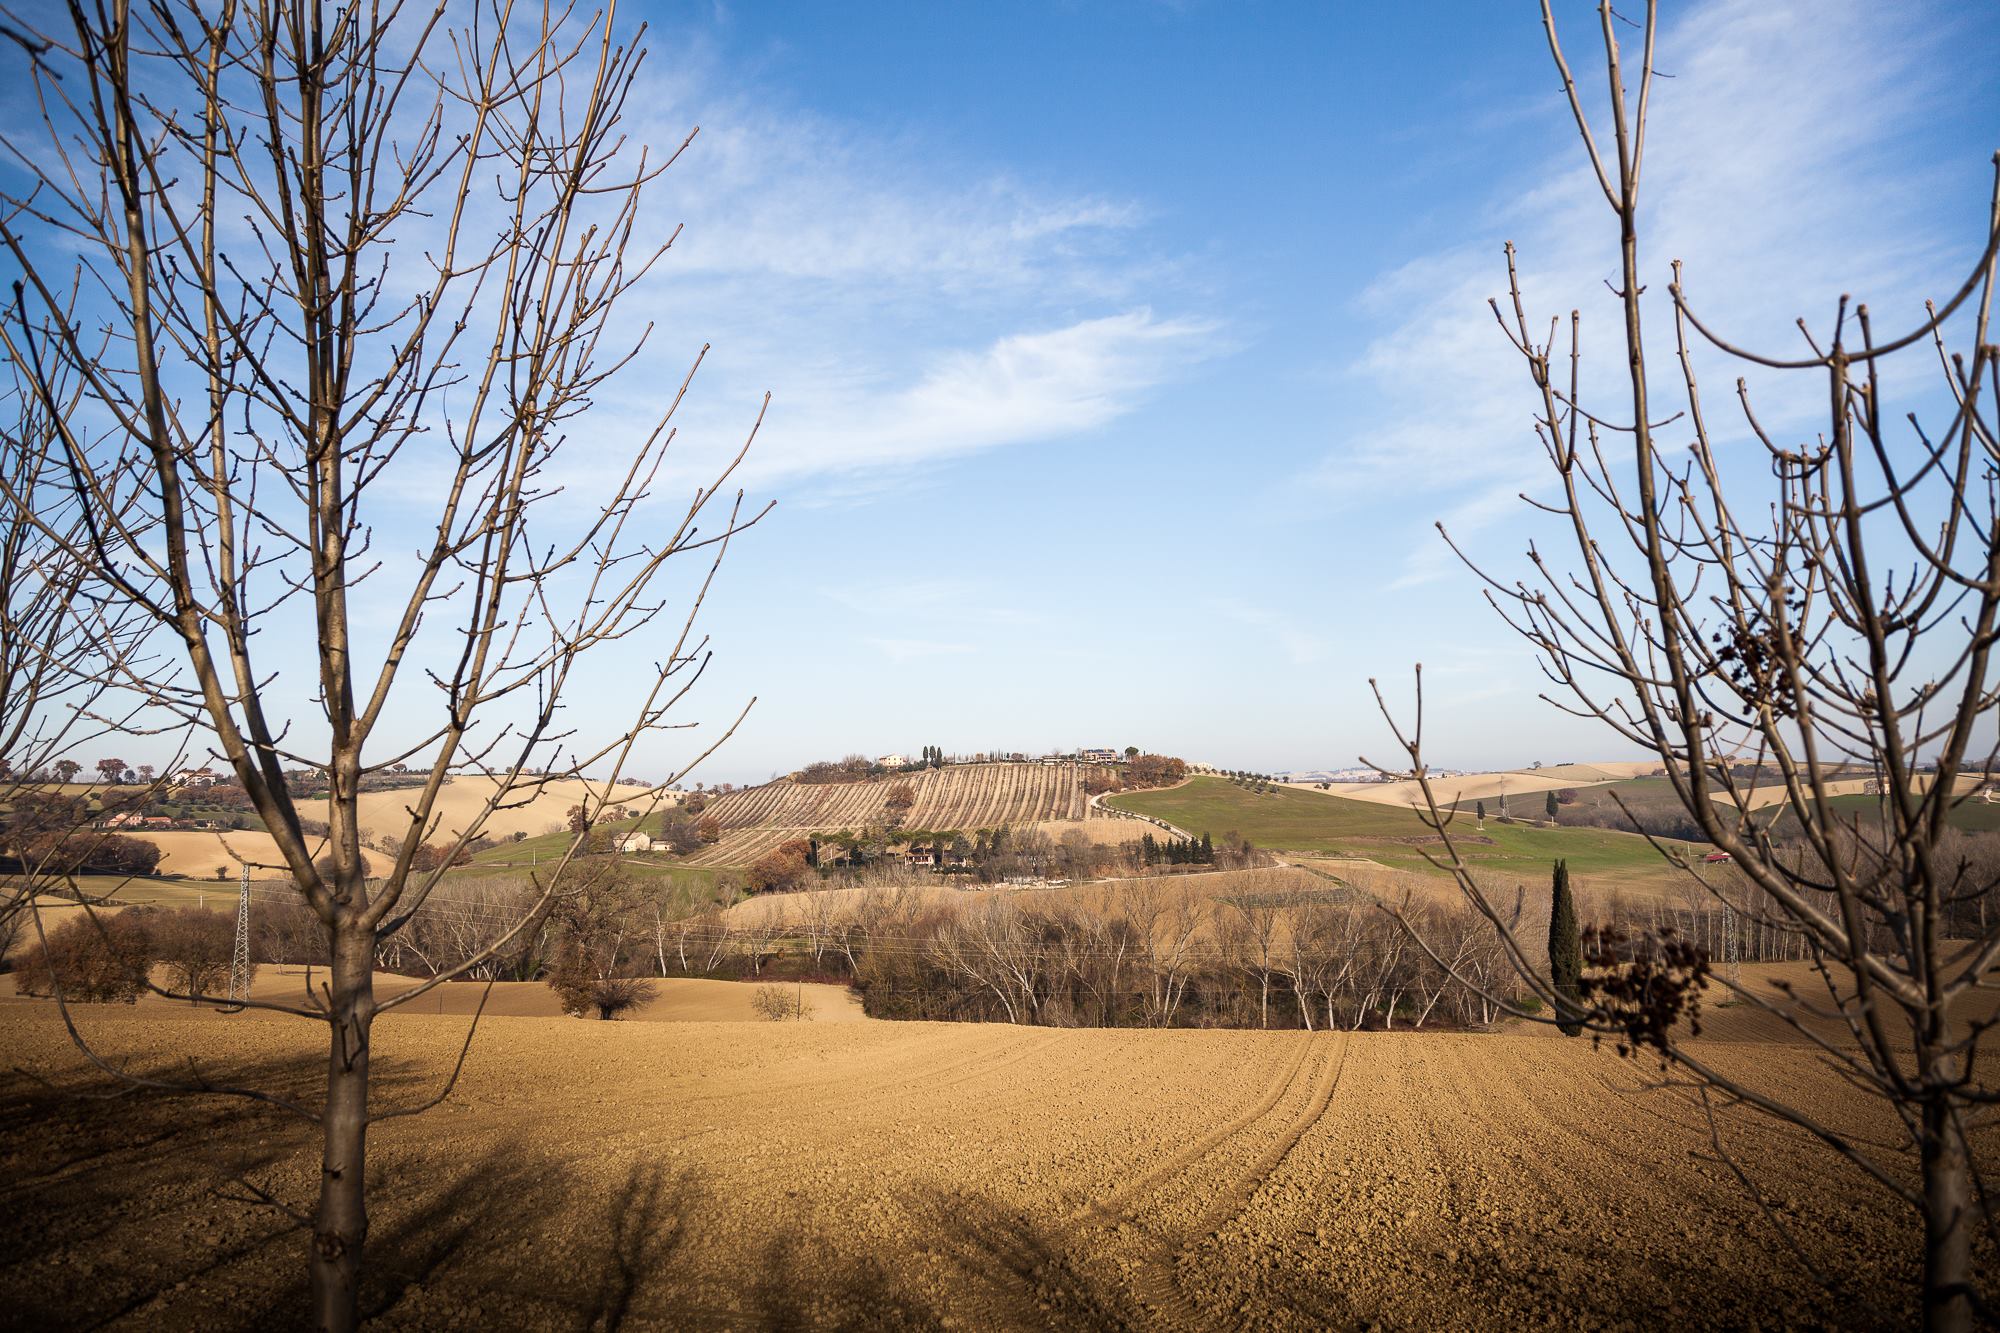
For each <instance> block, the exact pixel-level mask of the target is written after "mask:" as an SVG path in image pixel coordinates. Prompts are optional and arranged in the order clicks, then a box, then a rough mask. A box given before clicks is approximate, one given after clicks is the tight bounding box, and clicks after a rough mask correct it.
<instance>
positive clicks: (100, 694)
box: [0, 310, 162, 948]
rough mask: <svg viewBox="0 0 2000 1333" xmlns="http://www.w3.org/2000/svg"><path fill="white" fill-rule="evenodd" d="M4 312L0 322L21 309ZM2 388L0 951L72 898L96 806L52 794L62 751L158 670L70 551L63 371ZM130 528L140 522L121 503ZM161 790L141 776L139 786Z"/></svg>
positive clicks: (124, 612)
mask: <svg viewBox="0 0 2000 1333" xmlns="http://www.w3.org/2000/svg"><path fill="white" fill-rule="evenodd" d="M17 313H18V311H17V310H9V311H8V312H6V313H4V314H0V323H4V322H7V321H10V320H12V319H14V318H16V317H17ZM8 374H9V383H8V385H7V388H6V389H5V391H4V393H0V861H4V862H5V863H8V864H10V865H11V867H12V870H11V873H7V874H6V876H5V878H4V880H0V884H3V885H4V887H0V948H4V946H5V945H7V944H10V943H12V941H13V940H14V939H15V938H16V937H17V936H18V935H19V934H20V932H21V928H22V926H23V924H24V917H23V913H24V911H25V910H26V909H27V908H28V907H29V906H30V905H31V904H32V903H33V902H34V900H35V899H36V898H37V897H38V896H40V895H42V894H44V893H48V892H51V891H57V890H61V891H65V892H69V893H71V894H74V889H75V881H74V879H73V878H72V875H71V873H70V871H71V867H70V866H69V865H68V864H66V862H67V861H68V860H71V859H73V854H74V853H75V852H76V851H77V850H78V846H77V844H78V840H79V839H81V838H83V837H84V831H85V830H86V829H87V828H88V827H89V826H90V824H91V822H92V820H93V818H94V817H95V815H96V814H97V811H96V810H95V809H94V808H93V802H92V801H91V799H90V798H89V797H87V796H78V795H76V794H73V793H65V792H63V791H61V790H60V788H61V786H62V784H64V783H67V782H68V781H69V780H70V779H71V778H73V777H74V776H75V775H76V774H77V772H78V771H79V770H80V769H81V767H82V766H81V765H80V764H78V763H77V761H76V760H74V759H72V758H69V752H70V751H72V750H75V749H77V748H79V747H81V746H84V745H87V744H90V743H92V742H93V741H95V740H97V739H99V738H101V737H103V736H105V735H107V734H114V733H118V732H121V731H123V730H124V729H126V728H128V727H131V726H133V725H134V718H135V716H136V713H137V709H136V707H135V705H134V703H133V701H132V700H131V699H130V698H129V697H126V696H123V695H121V694H120V693H119V692H118V691H117V690H116V689H115V688H114V682H115V681H116V680H117V679H118V677H119V676H120V675H121V673H122V674H124V675H126V676H128V677H129V676H130V675H131V674H132V673H137V672H142V671H158V670H161V669H162V667H161V666H160V664H159V663H157V662H147V661H141V660H139V653H140V651H141V649H142V648H143V646H144V640H145V635H146V631H147V630H148V629H149V628H150V626H148V625H147V623H146V622H145V619H144V617H143V616H142V615H141V614H140V613H139V611H138V609H137V608H135V607H132V606H129V605H127V604H124V603H122V602H121V601H119V600H117V599H106V598H104V597H103V596H102V590H101V589H100V588H99V587H98V586H97V584H96V582H95V580H93V579H92V577H91V565H90V563H89V561H87V560H84V559H80V558H78V549H79V546H80V544H81V542H82V541H83V539H84V538H85V537H86V535H87V533H88V531H89V515H88V514H87V513H86V511H85V510H84V509H83V507H82V506H81V505H79V504H78V503H77V502H76V498H75V494H74V491H73V489H72V488H71V486H70V484H69V477H68V473H67V469H66V467H65V465H64V457H63V452H62V445H61V434H60V431H59V430H58V429H57V427H56V424H55V418H54V417H53V416H52V415H51V409H50V407H49V405H48V402H47V399H48V398H49V397H51V396H52V397H53V398H54V400H55V402H56V403H57V404H59V408H58V409H57V410H62V411H67V410H71V409H72V408H73V407H74V404H75V400H76V394H75V392H74V390H73V388H71V386H70V382H69V381H68V380H66V379H57V380H55V381H54V382H52V383H51V384H50V386H49V390H48V391H47V392H42V391H38V390H37V388H36V386H35V385H34V384H32V383H30V382H28V381H27V379H26V377H25V368H24V367H23V366H22V365H20V364H19V363H18V362H14V361H11V360H10V361H9V364H8ZM127 518H128V520H129V521H131V522H132V523H133V524H134V525H135V526H141V525H142V524H143V520H141V519H140V518H139V517H138V516H137V515H134V514H132V513H130V512H129V510H128V513H127ZM153 790H157V785H156V784H153V783H152V782H151V779H150V773H149V793H148V794H150V791H153ZM66 853H67V854H69V855H66Z"/></svg>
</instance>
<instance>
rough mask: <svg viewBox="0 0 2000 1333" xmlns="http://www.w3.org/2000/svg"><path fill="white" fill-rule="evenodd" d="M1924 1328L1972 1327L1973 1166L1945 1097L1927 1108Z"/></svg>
mask: <svg viewBox="0 0 2000 1333" xmlns="http://www.w3.org/2000/svg"><path fill="white" fill-rule="evenodd" d="M1923 1173H1924V1328H1925V1329H1926V1330H1928V1331H1929V1333H1966V1331H1968V1330H1970V1329H1971V1328H1972V1297H1971V1279H1972V1220H1973V1219H1972V1210H1973V1201H1972V1164H1971V1161H1970V1160H1969V1157H1968V1155H1967V1152H1966V1143H1965V1136H1964V1134H1963V1133H1962V1132H1961V1131H1960V1129H1959V1126H1958V1124H1957V1123H1956V1122H1955V1121H1954V1120H1953V1119H1952V1118H1951V1115H1950V1112H1949V1110H1948V1108H1947V1107H1946V1105H1945V1103H1944V1101H1943V1099H1942V1098H1936V1099H1934V1100H1932V1101H1930V1102H1929V1103H1927V1104H1926V1105H1925V1107H1924V1146H1923Z"/></svg>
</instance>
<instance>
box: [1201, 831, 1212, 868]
mask: <svg viewBox="0 0 2000 1333" xmlns="http://www.w3.org/2000/svg"><path fill="white" fill-rule="evenodd" d="M1201 863H1202V864H1203V865H1214V864H1215V844H1214V843H1212V842H1210V841H1209V840H1208V834H1207V833H1206V832H1204V833H1203V834H1202V835H1201Z"/></svg>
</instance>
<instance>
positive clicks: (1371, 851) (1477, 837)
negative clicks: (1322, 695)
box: [1105, 777, 1675, 889]
mask: <svg viewBox="0 0 2000 1333" xmlns="http://www.w3.org/2000/svg"><path fill="white" fill-rule="evenodd" d="M1105 800H1106V803H1107V804H1110V805H1114V806H1117V807H1118V808H1119V809H1121V810H1130V811H1133V812H1134V813H1137V814H1144V815H1152V816H1154V817H1155V818H1158V819H1164V820H1166V821H1168V822H1169V823H1172V824H1177V825H1179V826H1180V827H1181V828H1184V829H1187V830H1188V831H1189V832H1191V833H1194V834H1195V835H1197V836H1199V835H1200V834H1203V833H1207V834H1209V835H1211V836H1212V837H1214V838H1216V839H1218V840H1220V839H1221V838H1222V837H1223V835H1224V834H1226V833H1231V832H1235V833H1241V834H1242V835H1243V836H1244V837H1246V838H1248V839H1250V841H1251V842H1253V843H1255V844H1256V845H1257V846H1259V847H1264V848H1269V849H1271V850H1274V851H1286V852H1304V853H1316V854H1318V855H1321V856H1332V857H1356V858H1364V859H1366V860H1370V861H1378V862H1380V863H1381V864H1383V865H1386V866H1390V867H1392V868H1395V869H1399V870H1413V871H1419V872H1423V873H1428V874H1436V873H1439V872H1438V871H1437V870H1436V869H1435V868H1434V867H1433V866H1431V865H1430V863H1429V862H1428V861H1426V860H1425V859H1424V852H1425V851H1426V850H1428V851H1430V852H1431V853H1433V854H1438V853H1441V852H1442V850H1443V849H1442V847H1441V846H1439V844H1438V841H1437V839H1438V835H1437V834H1436V833H1435V832H1433V831H1432V830H1431V829H1430V828H1428V827H1427V826H1426V825H1425V824H1424V822H1423V820H1422V819H1421V818H1420V817H1419V816H1418V815H1417V812H1416V811H1414V810H1409V809H1405V808H1402V807H1399V806H1393V805H1377V804H1374V803H1373V802H1369V801H1355V800H1349V799H1348V798H1346V797H1341V796H1333V795H1328V794H1323V793H1320V792H1314V791H1302V790H1300V789H1298V788H1293V787H1279V788H1274V789H1272V790H1270V791H1267V792H1264V793H1262V794H1259V793H1255V792H1252V791H1250V790H1248V789H1247V788H1244V787H1239V786H1237V785H1236V784H1235V783H1233V782H1230V781H1229V780H1227V779H1226V778H1212V777H1197V778H1193V779H1190V780H1189V781H1188V782H1187V783H1186V784H1184V785H1182V786H1179V787H1170V788H1167V789H1165V790H1162V791H1142V792H1123V793H1120V794H1118V795H1116V796H1109V797H1106V798H1105ZM1487 812H1488V814H1489V815H1491V814H1493V813H1494V810H1493V804H1492V803H1491V802H1489V803H1488V808H1487ZM1536 813H1537V814H1539V813H1540V810H1539V807H1537V810H1536ZM1451 834H1452V837H1453V839H1454V840H1455V841H1458V842H1459V845H1460V851H1461V852H1462V854H1463V855H1464V856H1465V859H1466V860H1467V861H1468V862H1471V863H1472V864H1474V865H1476V866H1479V867H1481V868H1484V869H1488V870H1491V871H1493V872H1496V873H1497V874H1498V875H1499V876H1500V877H1501V879H1502V880H1503V881H1510V880H1511V881H1518V882H1521V883H1543V882H1545V881H1546V879H1547V877H1548V873H1549V867H1550V866H1551V864H1552V863H1553V862H1554V861H1555V860H1556V858H1557V857H1562V858H1565V859H1566V860H1568V862H1569V864H1570V869H1571V871H1572V872H1573V873H1575V874H1577V875H1580V876H1588V877H1590V878H1592V879H1594V880H1596V881H1597V882H1598V886H1599V887H1604V888H1612V887H1619V888H1633V889H1642V888H1644V889H1658V888H1660V887H1662V886H1663V885H1665V884H1668V883H1671V882H1672V881H1673V879H1674V878H1675V872H1673V871H1672V870H1671V869H1670V868H1669V867H1668V866H1667V865H1666V863H1665V862H1664V861H1663V860H1662V859H1661V857H1660V854H1659V852H1657V851H1656V850H1654V848H1653V847H1652V845H1651V844H1650V843H1648V842H1647V841H1646V840H1645V839H1644V838H1641V837H1639V836H1638V835H1637V834H1632V833H1618V832H1613V831H1611V830H1609V829H1595V828H1560V827H1559V828H1547V827H1543V826H1539V825H1527V824H1502V823H1500V822H1499V821H1498V820H1497V819H1492V818H1489V819H1488V820H1487V821H1486V828H1485V830H1484V831H1480V830H1478V829H1476V828H1475V827H1474V823H1473V817H1472V814H1471V813H1470V812H1469V811H1467V812H1465V813H1463V814H1462V815H1460V817H1459V819H1458V820H1455V821H1454V822H1453V823H1452V825H1451Z"/></svg>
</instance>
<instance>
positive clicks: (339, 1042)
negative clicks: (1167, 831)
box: [308, 927, 375, 1333]
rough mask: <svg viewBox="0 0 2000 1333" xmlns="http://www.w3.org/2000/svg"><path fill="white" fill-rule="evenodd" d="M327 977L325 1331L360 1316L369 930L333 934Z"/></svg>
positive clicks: (316, 1238) (370, 1003)
mask: <svg viewBox="0 0 2000 1333" xmlns="http://www.w3.org/2000/svg"><path fill="white" fill-rule="evenodd" d="M332 945H333V984H332V988H331V992H330V996H329V998H330V1002H331V1013H330V1014H329V1015H328V1051H327V1071H326V1110H325V1113H324V1114H323V1116H322V1118H321V1122H320V1123H321V1132H322V1134H323V1136H324V1151H323V1155H322V1159H321V1165H320V1184H319V1210H318V1212H317V1213H316V1214H315V1215H314V1218H313V1235H312V1250H311V1254H310V1256H309V1258H308V1263H309V1266H310V1268H311V1279H312V1289H311V1295H312V1315H313V1326H314V1327H315V1328H318V1329H322V1330H328V1331H329V1333H339V1331H342V1330H347V1329H352V1328H353V1327H355V1325H356V1323H357V1319H358V1309H357V1305H356V1302H357V1299H358V1297H359V1295H360V1292H359V1290H358V1277H359V1274H360V1271H361V1250H362V1246H363V1245H364V1244H365V1243H366V1241H367V1239H368V1206H367V1203H366V1200H365V1198H364V1196H363V1187H364V1185H365V1183H366V1177H367V1164H368V1043H369V1029H370V1026H371V1025H372V1024H373V1022H374V1018H375V966H374V964H375V956H374V955H375V951H374V941H373V939H372V937H371V933H370V932H369V931H367V930H361V929H354V928H351V927H349V928H345V929H340V930H337V931H336V932H335V933H334V936H333V939H332Z"/></svg>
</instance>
